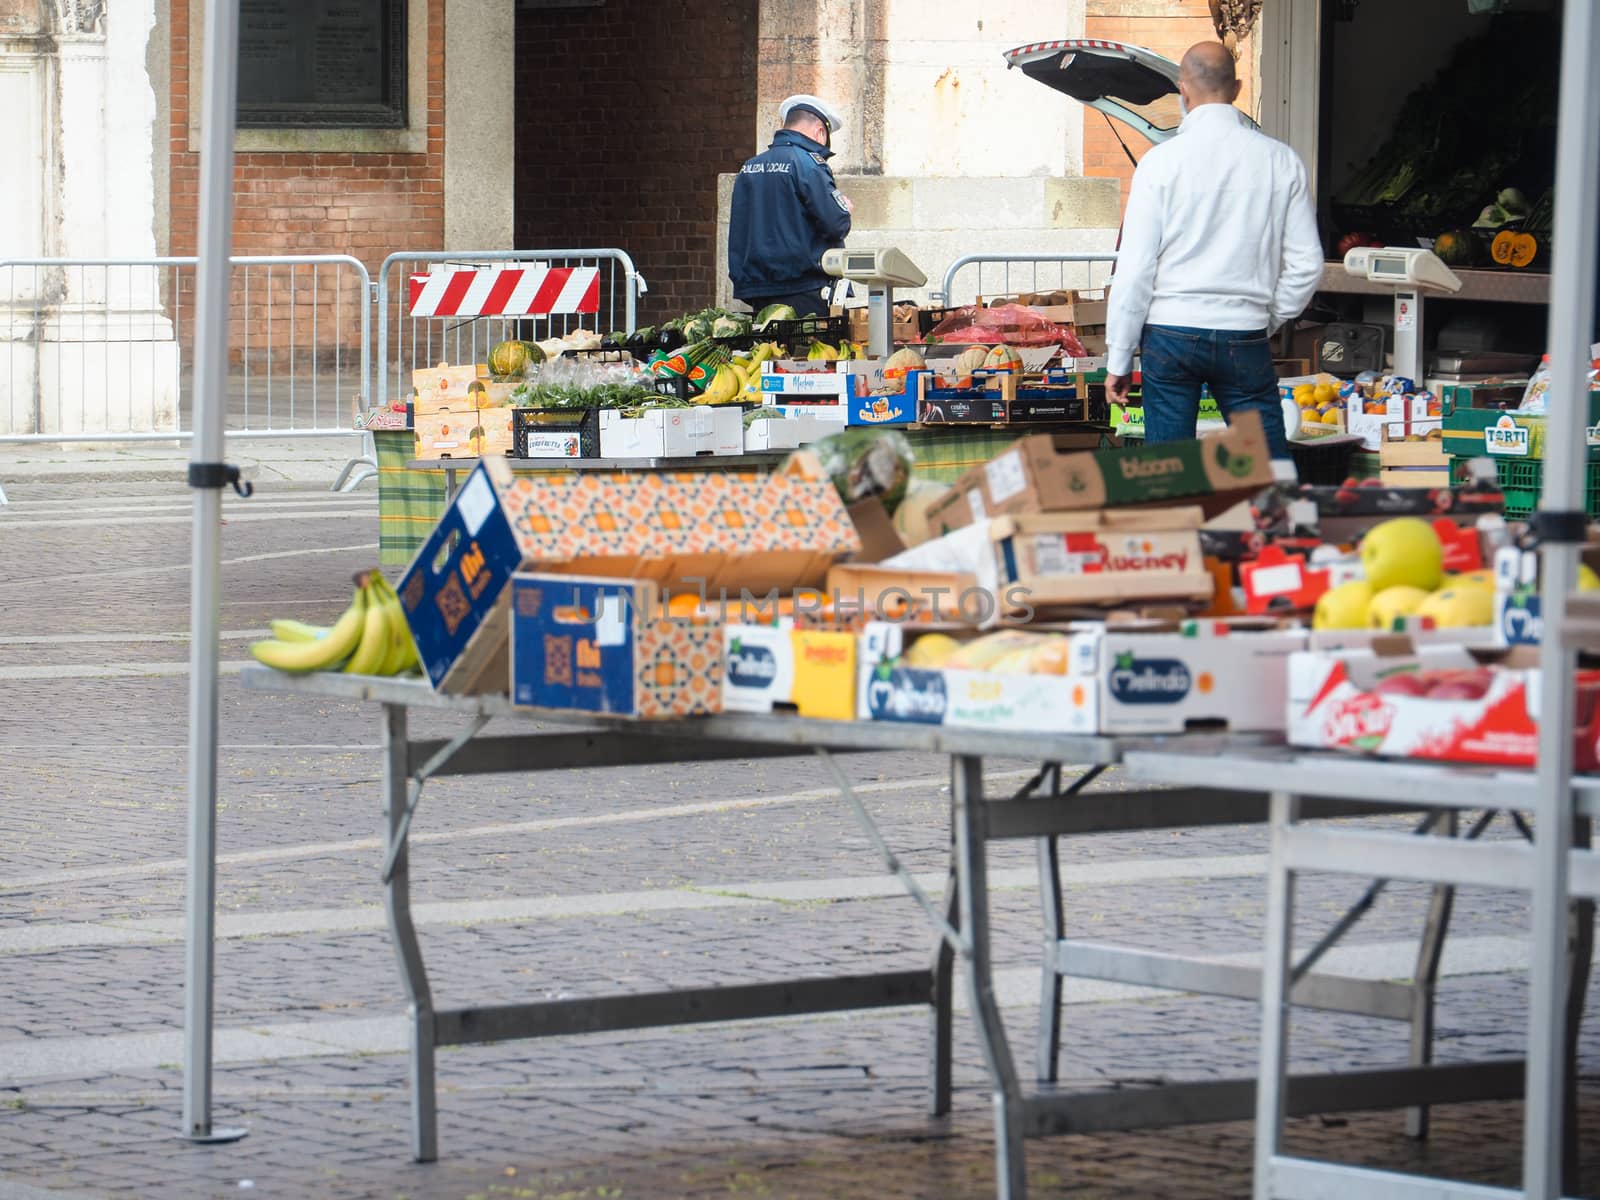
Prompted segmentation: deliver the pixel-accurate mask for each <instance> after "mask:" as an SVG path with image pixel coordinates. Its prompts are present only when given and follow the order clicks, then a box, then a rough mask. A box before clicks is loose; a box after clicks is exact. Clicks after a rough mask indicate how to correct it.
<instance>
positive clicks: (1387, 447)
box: [1378, 425, 1450, 487]
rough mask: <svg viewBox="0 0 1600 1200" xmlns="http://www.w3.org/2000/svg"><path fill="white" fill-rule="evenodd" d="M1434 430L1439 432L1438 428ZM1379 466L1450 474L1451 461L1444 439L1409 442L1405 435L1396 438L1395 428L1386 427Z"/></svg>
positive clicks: (1380, 450)
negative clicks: (1412, 468) (1445, 449)
mask: <svg viewBox="0 0 1600 1200" xmlns="http://www.w3.org/2000/svg"><path fill="white" fill-rule="evenodd" d="M1434 428H1435V429H1436V430H1437V429H1438V426H1437V425H1435V426H1434ZM1378 464H1379V465H1380V466H1383V467H1426V468H1430V469H1432V470H1438V471H1445V472H1447V473H1448V471H1449V467H1450V459H1449V456H1448V455H1447V454H1445V451H1444V439H1443V437H1434V438H1424V439H1423V440H1421V441H1412V442H1408V441H1406V440H1405V435H1404V434H1401V435H1398V436H1396V434H1395V428H1394V426H1392V425H1385V426H1384V427H1383V442H1382V444H1381V445H1380V446H1379V447H1378ZM1416 486H1419V487H1420V486H1423V485H1421V484H1418V485H1416Z"/></svg>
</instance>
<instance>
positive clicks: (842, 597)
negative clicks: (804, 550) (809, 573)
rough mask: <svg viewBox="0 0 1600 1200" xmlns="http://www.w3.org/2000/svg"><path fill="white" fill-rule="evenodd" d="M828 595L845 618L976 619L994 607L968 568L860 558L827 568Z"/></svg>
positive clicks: (961, 620) (965, 621) (977, 620)
mask: <svg viewBox="0 0 1600 1200" xmlns="http://www.w3.org/2000/svg"><path fill="white" fill-rule="evenodd" d="M828 596H829V597H830V598H831V599H832V600H833V604H834V610H835V612H836V613H838V614H839V616H840V617H841V618H842V619H848V620H862V621H905V620H923V619H928V620H933V621H937V622H964V623H966V624H969V625H977V624H979V623H980V622H981V621H982V620H983V618H984V617H985V616H986V615H988V614H989V613H990V612H992V611H993V608H994V605H993V601H992V600H991V599H990V593H989V592H988V591H982V592H980V591H979V586H978V577H977V575H976V574H975V573H973V572H970V571H938V570H931V569H926V570H923V569H910V568H897V567H881V566H877V565H875V564H873V563H865V562H850V563H836V564H835V565H834V566H833V567H832V568H831V569H830V570H829V571H828ZM980 596H981V599H980V598H979V597H980Z"/></svg>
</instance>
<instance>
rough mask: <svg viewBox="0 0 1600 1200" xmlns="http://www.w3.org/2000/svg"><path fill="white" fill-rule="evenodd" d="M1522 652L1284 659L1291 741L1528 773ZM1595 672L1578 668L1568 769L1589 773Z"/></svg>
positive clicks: (1596, 705) (1433, 649)
mask: <svg viewBox="0 0 1600 1200" xmlns="http://www.w3.org/2000/svg"><path fill="white" fill-rule="evenodd" d="M1528 656H1529V652H1528V651H1527V650H1526V649H1513V650H1492V651H1491V650H1484V649H1479V648H1471V649H1469V648H1467V647H1464V646H1458V645H1447V644H1427V645H1414V644H1412V643H1411V642H1410V641H1409V640H1407V639H1405V638H1398V639H1394V640H1392V641H1389V642H1377V643H1374V645H1373V647H1372V648H1371V649H1368V650H1343V651H1324V650H1315V651H1314V650H1307V651H1304V652H1302V653H1299V654H1294V655H1291V656H1290V659H1289V721H1288V736H1289V742H1290V743H1291V744H1292V745H1295V746H1304V747H1308V748H1314V749H1328V750H1345V751H1351V752H1355V753H1362V754H1372V755H1379V756H1383V757H1393V758H1420V759H1435V760H1441V761H1445V762H1468V763H1491V764H1495V765H1498V766H1509V767H1531V766H1533V765H1534V763H1535V762H1536V761H1537V757H1538V742H1539V709H1538V698H1539V672H1538V671H1537V670H1535V669H1533V668H1531V667H1529V666H1528V665H1527V664H1528V662H1529V661H1530V659H1529V657H1528ZM1597 675H1600V673H1597V672H1593V671H1587V672H1585V671H1580V672H1579V673H1578V678H1577V681H1576V682H1577V688H1578V706H1577V728H1576V731H1575V738H1576V747H1575V751H1576V759H1575V761H1576V765H1577V767H1578V769H1579V770H1593V769H1594V767H1595V738H1596V735H1597V734H1600V678H1597Z"/></svg>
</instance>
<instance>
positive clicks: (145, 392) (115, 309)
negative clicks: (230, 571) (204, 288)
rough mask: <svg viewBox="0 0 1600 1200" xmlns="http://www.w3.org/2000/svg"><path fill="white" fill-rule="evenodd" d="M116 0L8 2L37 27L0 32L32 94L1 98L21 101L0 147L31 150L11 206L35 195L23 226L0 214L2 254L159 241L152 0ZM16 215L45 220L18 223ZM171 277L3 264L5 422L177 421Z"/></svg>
mask: <svg viewBox="0 0 1600 1200" xmlns="http://www.w3.org/2000/svg"><path fill="white" fill-rule="evenodd" d="M107 2H108V0H53V4H52V5H48V6H47V5H45V4H42V3H41V4H39V5H33V4H24V3H23V0H0V29H3V23H4V20H5V16H6V15H7V12H8V11H9V15H10V16H11V17H12V18H13V19H14V25H13V27H14V28H17V29H19V30H25V31H26V35H25V36H23V37H18V38H9V39H7V38H4V37H3V35H0V79H6V80H9V81H11V82H12V83H13V85H14V86H15V87H16V93H15V94H16V98H17V100H18V101H19V103H18V107H17V108H15V109H13V108H12V107H11V105H10V104H6V105H5V107H4V108H3V109H0V111H5V112H6V113H7V114H8V115H10V114H12V113H16V114H17V115H18V119H16V120H8V121H7V122H5V123H4V124H3V125H0V156H3V158H0V161H20V162H22V163H23V164H24V171H23V175H22V178H21V180H19V182H18V186H17V187H15V188H14V189H12V191H13V196H12V197H11V198H10V199H11V202H12V204H13V205H18V204H26V203H27V200H26V197H27V196H29V195H32V196H33V197H35V198H36V200H35V202H34V203H35V211H30V212H27V213H20V214H19V215H20V216H22V217H23V218H24V224H23V225H21V226H12V225H11V223H10V222H9V221H0V239H4V241H3V242H0V258H21V257H46V258H67V259H73V258H78V259H100V258H126V259H148V258H151V257H154V255H155V231H154V214H155V172H154V154H155V143H154V122H155V111H156V106H155V95H154V92H153V91H152V89H151V86H150V79H149V75H148V71H147V68H146V46H147V44H148V42H149V38H150V34H151V31H152V29H153V27H154V23H155V7H154V0H118V4H117V7H116V9H115V12H114V13H112V14H108V12H107ZM8 4H9V6H10V7H9V10H7V8H6V5H8ZM18 79H22V80H26V81H27V83H25V84H22V85H16V82H15V81H16V80H18ZM24 93H25V94H24ZM30 101H31V102H30ZM13 151H14V152H13ZM19 197H20V199H19ZM19 227H20V228H23V229H25V230H32V231H34V232H33V234H32V236H29V235H28V234H27V233H26V232H25V233H24V234H23V235H22V236H14V235H13V234H12V232H11V231H12V230H14V229H16V228H19ZM13 239H14V240H13ZM171 278H172V275H171V273H170V272H169V271H163V270H161V269H159V268H155V267H96V266H85V267H57V268H49V269H35V268H31V267H30V268H14V269H0V433H46V434H50V433H60V434H81V433H117V432H157V431H165V430H175V429H176V428H177V414H178V348H177V342H176V341H175V340H174V338H173V329H172V323H171V321H170V320H168V318H167V317H166V316H165V315H164V313H163V310H162V300H163V297H162V289H163V287H164V286H165V285H167V284H169V283H170V280H171Z"/></svg>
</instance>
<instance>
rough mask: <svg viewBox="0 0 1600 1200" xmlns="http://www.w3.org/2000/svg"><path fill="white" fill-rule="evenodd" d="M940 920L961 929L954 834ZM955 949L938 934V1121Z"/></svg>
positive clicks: (945, 1083) (943, 1101)
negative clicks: (942, 914) (942, 919)
mask: <svg viewBox="0 0 1600 1200" xmlns="http://www.w3.org/2000/svg"><path fill="white" fill-rule="evenodd" d="M944 919H945V920H946V921H948V922H949V923H950V925H951V926H952V927H953V928H955V929H958V930H959V929H960V928H961V883H960V879H959V878H958V876H957V874H956V844H955V831H954V830H953V829H952V830H951V834H950V866H949V869H948V870H947V871H946V873H945V880H944ZM955 961H956V952H955V948H954V947H953V946H951V945H950V940H949V939H948V938H946V937H945V936H944V935H943V934H942V933H941V934H939V936H938V938H937V940H936V943H935V946H934V951H933V1014H932V1023H933V1063H932V1068H933V1069H932V1074H933V1080H932V1082H933V1098H932V1101H931V1105H930V1112H931V1113H932V1115H933V1116H936V1117H942V1116H945V1115H946V1114H947V1113H949V1111H950V1095H951V1088H952V1083H951V1076H950V1063H951V1044H952V1042H953V1040H954V1033H955V1030H954V1021H955V1005H954V1000H955V995H954V991H955Z"/></svg>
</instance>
